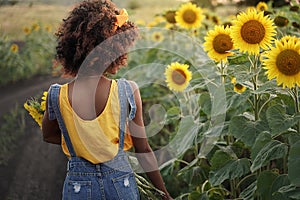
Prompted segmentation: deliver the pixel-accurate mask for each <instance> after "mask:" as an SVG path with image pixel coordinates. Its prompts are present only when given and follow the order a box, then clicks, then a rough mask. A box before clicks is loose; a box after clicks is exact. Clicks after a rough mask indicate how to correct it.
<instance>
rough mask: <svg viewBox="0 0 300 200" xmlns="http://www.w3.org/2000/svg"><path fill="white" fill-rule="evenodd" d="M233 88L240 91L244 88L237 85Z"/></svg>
mask: <svg viewBox="0 0 300 200" xmlns="http://www.w3.org/2000/svg"><path fill="white" fill-rule="evenodd" d="M234 87H235V88H236V89H237V90H242V89H243V87H244V86H243V85H241V84H238V83H237V84H235V85H234Z"/></svg>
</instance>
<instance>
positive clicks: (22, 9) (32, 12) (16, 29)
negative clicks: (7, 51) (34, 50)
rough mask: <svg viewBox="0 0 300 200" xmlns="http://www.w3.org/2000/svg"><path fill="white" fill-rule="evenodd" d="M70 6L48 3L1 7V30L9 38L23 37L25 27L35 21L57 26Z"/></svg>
mask: <svg viewBox="0 0 300 200" xmlns="http://www.w3.org/2000/svg"><path fill="white" fill-rule="evenodd" d="M68 9H69V8H68V7H66V6H59V5H47V4H34V5H32V6H29V5H28V4H18V5H15V6H3V7H0V22H1V23H0V32H1V33H4V34H5V35H7V36H8V37H9V39H22V38H23V37H24V35H25V34H24V32H23V28H24V27H25V26H27V27H30V26H32V24H34V23H41V24H44V25H52V26H54V27H55V26H57V25H58V24H59V23H60V21H61V19H62V18H63V17H64V16H66V14H67V11H68Z"/></svg>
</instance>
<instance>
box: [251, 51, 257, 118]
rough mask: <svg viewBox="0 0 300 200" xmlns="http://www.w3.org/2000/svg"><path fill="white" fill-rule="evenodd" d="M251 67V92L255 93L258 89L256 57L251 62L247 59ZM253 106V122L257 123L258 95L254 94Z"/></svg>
mask: <svg viewBox="0 0 300 200" xmlns="http://www.w3.org/2000/svg"><path fill="white" fill-rule="evenodd" d="M249 60H250V63H251V66H252V68H253V71H254V73H255V74H254V76H253V78H252V83H253V90H254V91H256V90H257V89H258V66H257V63H258V56H254V59H253V61H252V60H251V57H249ZM253 106H254V117H255V121H257V120H258V119H259V95H258V94H256V93H255V94H254V100H253Z"/></svg>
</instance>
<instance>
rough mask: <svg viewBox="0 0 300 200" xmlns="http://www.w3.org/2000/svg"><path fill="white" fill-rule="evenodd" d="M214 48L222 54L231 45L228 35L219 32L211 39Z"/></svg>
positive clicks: (229, 48)
mask: <svg viewBox="0 0 300 200" xmlns="http://www.w3.org/2000/svg"><path fill="white" fill-rule="evenodd" d="M213 47H214V50H215V51H216V52H218V53H220V54H224V53H226V52H227V51H229V50H231V49H232V47H233V43H232V40H231V38H230V36H229V35H226V34H219V35H217V36H216V37H215V38H214V41H213Z"/></svg>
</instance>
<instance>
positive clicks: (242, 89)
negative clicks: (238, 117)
mask: <svg viewBox="0 0 300 200" xmlns="http://www.w3.org/2000/svg"><path fill="white" fill-rule="evenodd" d="M231 83H232V84H233V85H234V86H233V90H234V91H235V92H237V93H239V94H241V93H243V92H245V91H246V89H247V88H246V87H245V86H244V85H242V84H240V83H237V82H236V78H235V77H233V78H232V79H231Z"/></svg>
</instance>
